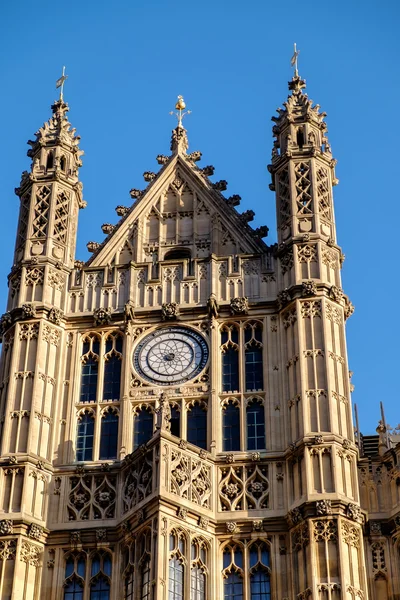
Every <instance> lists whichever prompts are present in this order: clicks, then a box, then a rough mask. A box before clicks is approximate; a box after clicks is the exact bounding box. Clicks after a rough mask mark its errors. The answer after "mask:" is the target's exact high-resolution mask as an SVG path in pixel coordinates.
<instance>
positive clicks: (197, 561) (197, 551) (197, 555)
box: [190, 539, 207, 600]
mask: <svg viewBox="0 0 400 600" xmlns="http://www.w3.org/2000/svg"><path fill="white" fill-rule="evenodd" d="M206 563H207V554H206V546H205V543H204V541H203V540H197V539H195V540H193V541H192V547H191V569H190V600H206V589H207V576H206V572H207V567H206Z"/></svg>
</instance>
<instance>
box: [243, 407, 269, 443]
mask: <svg viewBox="0 0 400 600" xmlns="http://www.w3.org/2000/svg"><path fill="white" fill-rule="evenodd" d="M246 418H247V450H263V449H265V416H264V406H263V405H262V404H260V403H259V402H258V401H257V400H251V401H250V402H249V404H248V405H247V410H246Z"/></svg>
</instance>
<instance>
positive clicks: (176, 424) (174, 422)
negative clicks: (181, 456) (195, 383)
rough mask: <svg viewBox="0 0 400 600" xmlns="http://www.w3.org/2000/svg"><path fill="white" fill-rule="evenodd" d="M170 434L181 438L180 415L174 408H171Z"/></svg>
mask: <svg viewBox="0 0 400 600" xmlns="http://www.w3.org/2000/svg"><path fill="white" fill-rule="evenodd" d="M171 433H172V435H176V437H181V413H180V412H179V410H178V408H177V407H176V406H173V407H172V408H171Z"/></svg>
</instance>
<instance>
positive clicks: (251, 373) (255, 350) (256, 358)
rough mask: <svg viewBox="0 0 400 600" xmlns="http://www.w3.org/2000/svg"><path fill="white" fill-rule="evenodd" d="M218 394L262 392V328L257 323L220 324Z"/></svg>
mask: <svg viewBox="0 0 400 600" xmlns="http://www.w3.org/2000/svg"><path fill="white" fill-rule="evenodd" d="M220 350H221V357H222V358H221V361H222V364H221V372H222V378H221V379H222V381H221V391H222V392H229V393H235V392H255V391H257V392H258V391H262V390H263V389H264V373H263V370H264V368H263V329H262V324H261V323H260V322H258V321H245V322H242V323H224V324H223V325H222V327H221V346H220Z"/></svg>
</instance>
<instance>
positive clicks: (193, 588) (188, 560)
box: [168, 529, 209, 600]
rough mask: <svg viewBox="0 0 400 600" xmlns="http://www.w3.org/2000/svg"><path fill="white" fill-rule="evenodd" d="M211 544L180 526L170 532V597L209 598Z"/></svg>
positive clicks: (174, 598) (193, 599)
mask: <svg viewBox="0 0 400 600" xmlns="http://www.w3.org/2000/svg"><path fill="white" fill-rule="evenodd" d="M208 552H209V546H208V544H207V542H206V541H205V540H204V539H203V538H201V537H194V538H192V539H191V540H190V538H189V535H187V534H186V533H185V532H183V531H182V530H180V529H173V530H172V531H171V534H170V536H169V571H168V600H183V598H190V600H207V598H208V595H207V585H208V567H207V557H208Z"/></svg>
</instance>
